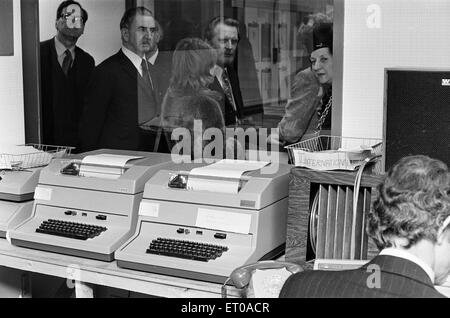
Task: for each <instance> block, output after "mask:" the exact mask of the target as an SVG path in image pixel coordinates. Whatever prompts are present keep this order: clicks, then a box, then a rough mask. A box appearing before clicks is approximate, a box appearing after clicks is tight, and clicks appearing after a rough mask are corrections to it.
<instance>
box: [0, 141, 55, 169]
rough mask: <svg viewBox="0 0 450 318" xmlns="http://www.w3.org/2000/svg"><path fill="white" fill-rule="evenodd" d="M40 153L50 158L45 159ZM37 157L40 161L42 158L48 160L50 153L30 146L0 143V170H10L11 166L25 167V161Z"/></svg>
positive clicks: (28, 161)
mask: <svg viewBox="0 0 450 318" xmlns="http://www.w3.org/2000/svg"><path fill="white" fill-rule="evenodd" d="M42 155H47V156H49V157H50V158H48V159H45V158H43V157H42ZM37 159H38V160H41V161H42V160H43V159H45V160H50V159H51V155H50V154H46V153H45V152H44V151H41V150H38V149H36V148H34V147H32V146H16V145H6V144H1V145H0V170H1V169H7V170H10V169H12V168H13V167H23V168H27V166H26V165H27V163H28V164H29V163H32V162H35V161H36V160H37ZM45 162H46V161H45Z"/></svg>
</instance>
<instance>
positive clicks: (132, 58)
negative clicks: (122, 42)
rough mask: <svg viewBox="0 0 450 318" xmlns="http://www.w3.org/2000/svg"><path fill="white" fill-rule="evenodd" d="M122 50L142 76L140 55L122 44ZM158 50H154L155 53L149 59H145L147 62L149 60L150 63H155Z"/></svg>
mask: <svg viewBox="0 0 450 318" xmlns="http://www.w3.org/2000/svg"><path fill="white" fill-rule="evenodd" d="M122 52H123V54H125V56H126V57H128V59H129V60H130V61H131V63H133V65H134V67H136V69H137V70H138V72H139V74H141V76H142V67H141V63H142V57H140V56H139V55H137V54H136V53H134V52H133V51H131V50H129V49H127V48H126V47H125V46H122ZM158 53H159V50H156V52H155V54H153V55H152V56H151V57H150V58H149V59H147V61H148V62H150V63H151V64H152V65H154V64H155V61H156V58H157V57H158Z"/></svg>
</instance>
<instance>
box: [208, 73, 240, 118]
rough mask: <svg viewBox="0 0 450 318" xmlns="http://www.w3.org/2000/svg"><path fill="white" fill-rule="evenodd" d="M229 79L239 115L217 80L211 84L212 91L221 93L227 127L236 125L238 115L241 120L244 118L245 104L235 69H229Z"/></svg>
mask: <svg viewBox="0 0 450 318" xmlns="http://www.w3.org/2000/svg"><path fill="white" fill-rule="evenodd" d="M227 72H228V77H229V78H230V84H231V88H232V90H233V96H234V100H235V103H236V108H237V113H236V112H235V111H234V108H233V106H232V104H231V102H230V101H229V100H228V98H227V97H226V96H225V93H224V91H223V89H222V86H221V85H220V83H219V81H218V79H217V78H214V82H213V83H212V84H211V87H210V88H211V89H212V90H214V91H216V92H219V93H220V94H221V96H222V105H221V108H222V111H224V118H225V125H226V126H229V125H234V124H235V123H236V115H237V117H238V118H239V119H242V117H243V116H244V102H243V100H242V94H241V88H240V84H239V78H238V75H237V72H236V70H235V69H234V68H233V67H227Z"/></svg>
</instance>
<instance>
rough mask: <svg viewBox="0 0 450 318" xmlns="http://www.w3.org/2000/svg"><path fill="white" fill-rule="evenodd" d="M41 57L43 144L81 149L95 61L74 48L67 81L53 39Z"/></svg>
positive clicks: (43, 43) (46, 43)
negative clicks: (87, 92) (81, 124)
mask: <svg viewBox="0 0 450 318" xmlns="http://www.w3.org/2000/svg"><path fill="white" fill-rule="evenodd" d="M40 56H41V96H42V97H41V102H42V127H43V140H42V143H44V144H49V145H60V146H73V147H79V140H78V124H79V119H80V116H81V113H82V109H83V96H84V94H85V89H86V86H87V84H88V82H89V79H90V77H91V75H92V72H93V70H94V67H95V62H94V59H93V58H92V56H91V55H89V54H88V53H86V52H85V51H83V50H82V49H80V48H79V47H75V60H74V62H73V65H72V68H71V69H70V71H69V74H68V76H67V77H66V76H65V74H64V72H63V70H62V68H61V65H60V64H59V62H58V56H57V53H56V48H55V39H54V38H53V39H50V40H47V41H45V42H42V43H41V45H40Z"/></svg>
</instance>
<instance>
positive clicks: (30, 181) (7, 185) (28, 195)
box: [0, 168, 42, 238]
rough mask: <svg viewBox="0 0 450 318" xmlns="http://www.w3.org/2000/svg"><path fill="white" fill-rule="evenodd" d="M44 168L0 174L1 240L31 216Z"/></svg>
mask: <svg viewBox="0 0 450 318" xmlns="http://www.w3.org/2000/svg"><path fill="white" fill-rule="evenodd" d="M41 170H42V168H32V169H26V170H21V171H2V172H1V173H0V177H1V180H0V238H5V237H6V233H7V231H8V230H9V229H12V228H14V227H16V226H17V225H18V224H20V223H21V222H23V221H24V220H25V219H27V218H29V217H30V216H31V211H32V209H33V195H34V189H35V188H36V185H37V184H38V180H39V173H40V172H41Z"/></svg>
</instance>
